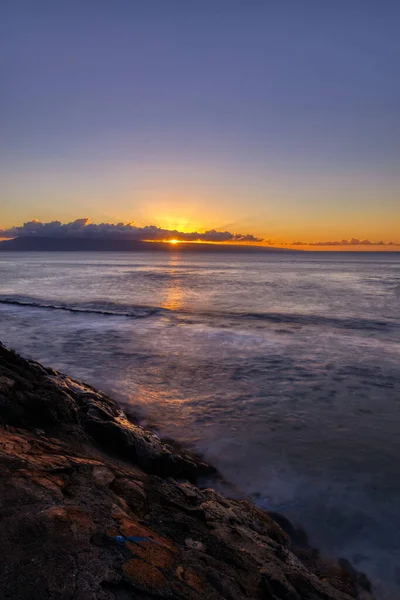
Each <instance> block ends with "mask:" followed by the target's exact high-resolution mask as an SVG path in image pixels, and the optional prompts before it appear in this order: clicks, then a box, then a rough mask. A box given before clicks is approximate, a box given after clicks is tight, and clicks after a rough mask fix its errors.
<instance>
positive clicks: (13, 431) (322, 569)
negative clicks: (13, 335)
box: [0, 343, 373, 600]
mask: <svg viewBox="0 0 400 600" xmlns="http://www.w3.org/2000/svg"><path fill="white" fill-rule="evenodd" d="M0 422H1V429H0V436H1V444H0V451H1V456H0V461H1V466H2V474H3V477H2V479H1V486H2V489H1V501H0V502H1V504H2V511H3V512H2V514H3V518H2V533H3V535H2V540H1V542H0V548H1V550H2V553H3V556H4V560H3V562H4V570H5V572H6V573H7V577H5V578H3V579H2V580H1V582H0V592H1V595H2V597H4V598H10V599H11V598H13V599H16V598H18V599H21V600H25V599H28V598H32V599H36V598H37V599H39V598H40V599H47V598H49V599H58V598H63V599H64V598H65V599H67V598H68V599H69V598H71V600H72V599H77V600H83V599H84V598H85V600H86V599H87V598H89V599H90V600H94V599H95V598H96V599H100V600H103V599H104V600H106V599H112V598H117V600H125V599H127V598H140V599H142V600H148V599H150V598H177V599H192V598H193V599H201V598H206V597H207V598H215V599H222V598H232V599H234V600H236V599H238V600H241V599H242V598H243V599H245V598H259V599H260V600H261V599H262V598H265V599H267V598H271V599H275V600H286V599H289V600H301V599H303V598H304V599H315V600H318V599H321V600H322V599H324V600H331V599H332V600H348V599H349V598H353V599H358V600H367V599H372V598H373V595H372V593H371V591H370V585H369V582H368V580H367V579H366V577H365V576H363V575H362V574H359V573H357V572H356V571H355V570H353V569H352V567H351V565H349V564H348V563H346V562H345V561H341V560H334V559H328V558H326V557H322V556H320V554H319V553H318V551H317V550H315V549H313V548H310V547H309V546H308V543H307V538H306V535H305V534H303V532H301V531H299V530H298V529H297V528H296V527H294V526H293V525H292V524H291V523H290V522H289V521H288V520H287V519H286V518H285V517H284V516H283V515H278V514H273V513H267V512H264V511H261V510H260V509H258V508H256V507H255V506H253V505H252V504H251V503H250V502H248V501H247V500H232V499H229V498H226V497H223V496H221V495H220V494H218V493H217V492H216V491H214V490H213V489H212V488H209V487H207V488H204V487H203V486H204V482H205V481H207V485H209V484H210V481H212V478H215V479H216V480H218V477H220V476H219V474H218V473H217V471H216V469H214V468H213V467H212V466H211V465H208V464H206V463H205V462H203V461H202V460H201V458H200V457H197V456H195V455H193V454H192V453H189V452H186V451H185V450H184V449H183V448H182V447H181V446H180V445H179V444H176V443H173V442H172V443H171V444H170V443H165V442H163V441H162V440H160V439H159V437H158V436H157V435H156V434H155V433H154V432H152V431H150V430H147V429H145V428H143V427H141V426H139V425H137V424H135V423H134V421H133V420H131V421H130V420H129V419H128V418H127V417H126V415H125V413H124V412H123V411H122V410H121V409H120V408H119V407H118V406H117V404H116V403H115V402H114V401H113V400H112V399H111V398H109V397H108V396H106V395H105V394H103V393H101V392H99V391H98V390H96V389H95V388H93V387H92V386H90V385H87V384H85V383H83V382H80V381H77V380H75V379H72V378H69V377H68V376H66V375H63V374H61V373H58V372H57V371H54V370H53V369H50V368H46V367H43V366H42V365H40V364H39V363H36V362H33V361H29V360H26V359H24V358H22V357H20V356H19V355H18V354H16V353H15V352H13V351H11V350H8V349H7V348H6V347H5V346H3V345H2V344H1V343H0ZM202 483H203V486H202Z"/></svg>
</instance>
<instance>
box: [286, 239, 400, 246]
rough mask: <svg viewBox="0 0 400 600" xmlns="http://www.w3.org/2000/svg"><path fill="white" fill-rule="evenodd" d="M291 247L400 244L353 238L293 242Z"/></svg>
mask: <svg viewBox="0 0 400 600" xmlns="http://www.w3.org/2000/svg"><path fill="white" fill-rule="evenodd" d="M291 246H400V244H398V243H396V242H382V241H380V242H372V241H371V240H359V239H358V238H351V239H350V240H340V241H329V242H292V243H291Z"/></svg>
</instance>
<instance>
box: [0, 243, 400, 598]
mask: <svg viewBox="0 0 400 600" xmlns="http://www.w3.org/2000/svg"><path fill="white" fill-rule="evenodd" d="M0 340H1V341H3V342H4V343H6V344H7V345H9V346H11V347H12V348H14V349H16V350H18V351H19V352H21V353H22V354H24V355H25V356H29V357H32V358H34V359H36V360H39V361H41V362H43V363H44V364H47V365H50V366H52V367H54V368H57V369H59V370H62V371H65V372H67V373H68V374H70V375H73V376H75V377H78V378H82V379H84V380H86V381H88V382H89V383H91V384H93V385H96V386H98V387H100V388H101V389H103V390H105V391H107V392H109V393H110V394H112V395H114V396H115V397H117V398H118V399H119V400H120V401H122V402H124V403H125V404H126V405H129V407H130V408H131V410H133V411H134V412H136V413H139V414H140V416H141V418H142V419H143V420H145V421H146V422H148V423H150V424H152V425H155V426H157V428H158V429H159V430H160V432H161V434H163V435H168V436H172V437H174V438H176V439H177V440H179V441H181V442H183V443H186V444H188V445H190V446H191V447H193V448H195V449H197V450H198V451H200V452H201V453H202V454H204V456H205V457H206V459H208V460H209V461H210V462H212V463H213V464H215V465H216V466H217V467H218V468H219V470H220V471H221V472H222V474H223V475H224V476H225V477H226V478H227V479H228V480H230V481H232V482H233V483H234V484H236V485H237V486H238V487H239V488H240V489H241V490H243V493H244V494H249V495H251V496H252V497H253V499H254V501H255V502H257V503H258V504H259V505H260V506H262V507H265V508H270V509H273V510H278V511H281V512H283V513H284V514H285V515H287V516H288V517H289V518H291V519H292V520H293V521H296V522H298V523H300V524H302V525H303V526H304V527H305V529H306V530H307V532H308V533H309V536H310V541H311V543H313V544H315V545H316V546H318V547H319V548H321V549H322V550H323V551H325V552H327V553H329V554H331V555H333V556H343V557H346V558H348V559H349V560H351V561H352V563H353V564H354V565H355V566H356V567H357V568H359V569H360V570H364V571H365V572H366V573H367V574H368V575H369V576H370V577H371V578H372V579H373V581H374V584H375V585H376V587H377V589H378V590H379V594H378V597H379V598H390V599H391V600H392V599H393V600H394V599H395V598H398V597H400V567H399V557H400V534H399V531H400V511H399V508H398V507H399V503H400V502H399V501H400V478H399V464H400V254H396V253H392V254H391V253H365V254H358V253H357V254H354V253H340V254H335V253H332V254H330V253H329V254H318V253H302V254H289V253H284V254H279V253H270V254H260V255H252V256H246V255H237V254H232V255H209V254H207V255H201V254H198V255H197V254H190V255H185V254H182V253H180V252H179V250H177V252H176V253H171V254H170V253H168V254H165V255H164V254H158V253H157V254H151V253H144V254H141V253H132V254H117V253H113V254H112V253H110V254H108V253H98V254H96V253H93V254H92V253H85V254H79V253H70V254H68V253H58V254H57V253H54V254H48V253H38V254H25V253H22V254H11V253H10V254H8V253H4V254H2V255H1V256H0Z"/></svg>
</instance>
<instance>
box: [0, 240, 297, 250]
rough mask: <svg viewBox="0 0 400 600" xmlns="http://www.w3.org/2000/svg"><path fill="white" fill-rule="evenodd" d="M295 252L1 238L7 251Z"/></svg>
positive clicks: (0, 245) (246, 247) (183, 244)
mask: <svg viewBox="0 0 400 600" xmlns="http://www.w3.org/2000/svg"><path fill="white" fill-rule="evenodd" d="M177 250H178V251H179V252H181V251H184V252H235V253H236V252H239V253H253V254H254V253H260V252H261V253H264V252H298V250H292V249H289V248H272V247H270V246H254V245H249V244H232V243H230V244H207V243H197V244H196V243H191V242H179V243H177V244H170V243H168V242H141V241H136V240H129V239H115V238H114V239H113V238H107V237H101V238H99V237H41V236H37V237H33V236H21V237H16V238H13V239H10V240H4V241H2V242H0V251H3V252H4V251H8V252H148V251H153V252H154V251H155V252H176V251H177Z"/></svg>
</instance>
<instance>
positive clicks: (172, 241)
mask: <svg viewBox="0 0 400 600" xmlns="http://www.w3.org/2000/svg"><path fill="white" fill-rule="evenodd" d="M168 241H169V243H170V244H177V243H178V241H179V240H168Z"/></svg>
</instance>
